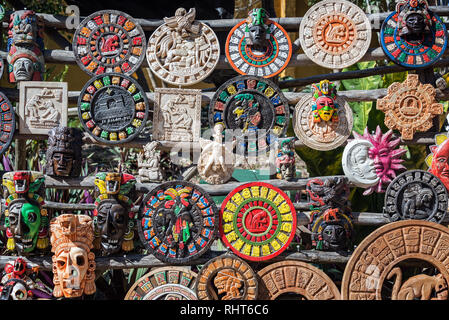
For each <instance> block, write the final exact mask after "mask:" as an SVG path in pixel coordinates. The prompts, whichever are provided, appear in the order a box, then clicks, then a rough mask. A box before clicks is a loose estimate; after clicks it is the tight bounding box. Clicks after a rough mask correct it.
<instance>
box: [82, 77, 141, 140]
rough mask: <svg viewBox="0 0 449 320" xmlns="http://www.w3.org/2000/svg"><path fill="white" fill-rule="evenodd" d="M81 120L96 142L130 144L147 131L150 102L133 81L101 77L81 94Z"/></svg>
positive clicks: (88, 83)
mask: <svg viewBox="0 0 449 320" xmlns="http://www.w3.org/2000/svg"><path fill="white" fill-rule="evenodd" d="M78 117H79V119H80V122H81V124H82V125H83V127H84V129H85V130H86V131H87V132H88V133H89V134H90V135H91V136H92V137H93V138H94V139H95V140H97V141H99V142H104V143H108V144H116V143H123V142H127V141H130V140H132V139H134V138H135V137H136V136H137V135H138V134H139V133H140V131H142V129H143V128H144V127H145V123H146V121H147V118H148V99H147V96H146V94H145V92H144V91H143V89H142V87H141V86H140V85H139V83H138V82H137V81H136V80H134V79H133V78H131V77H128V76H125V75H123V74H119V73H108V74H105V75H98V76H96V77H94V78H92V79H90V80H89V81H88V82H87V83H86V84H85V86H84V88H83V89H82V90H81V94H80V96H79V98H78Z"/></svg>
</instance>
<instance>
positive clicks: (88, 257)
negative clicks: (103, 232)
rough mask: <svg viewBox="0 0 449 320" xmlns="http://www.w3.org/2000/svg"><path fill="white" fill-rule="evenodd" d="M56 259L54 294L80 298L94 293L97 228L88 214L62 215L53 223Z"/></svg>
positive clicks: (51, 239)
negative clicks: (95, 230) (95, 231)
mask: <svg viewBox="0 0 449 320" xmlns="http://www.w3.org/2000/svg"><path fill="white" fill-rule="evenodd" d="M50 230H51V238H50V241H51V246H52V248H51V251H52V252H53V253H54V255H53V257H52V261H53V283H54V285H55V287H54V289H53V295H54V296H55V297H57V298H59V297H62V296H64V297H65V298H77V297H81V296H82V295H83V294H87V295H90V294H93V293H95V291H96V287H95V267H96V264H95V254H94V253H93V252H91V249H92V246H93V245H92V241H93V240H94V231H93V227H92V218H91V217H89V216H87V215H81V214H80V215H75V214H62V215H60V216H58V217H56V218H53V219H52V220H51V222H50Z"/></svg>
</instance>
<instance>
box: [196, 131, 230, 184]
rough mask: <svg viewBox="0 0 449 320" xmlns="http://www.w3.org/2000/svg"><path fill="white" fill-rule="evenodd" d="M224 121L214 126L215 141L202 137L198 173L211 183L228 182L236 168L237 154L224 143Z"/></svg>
mask: <svg viewBox="0 0 449 320" xmlns="http://www.w3.org/2000/svg"><path fill="white" fill-rule="evenodd" d="M223 130H224V126H223V124H222V123H217V124H216V125H215V126H214V128H213V131H214V132H213V133H212V135H213V139H214V140H213V141H210V140H206V139H201V140H200V144H201V148H202V150H201V154H200V157H199V159H198V164H197V168H198V174H199V175H200V177H201V178H202V179H203V180H204V181H206V182H207V183H210V184H222V183H226V182H227V181H228V180H229V179H231V177H232V173H233V172H234V168H235V156H234V154H233V153H232V152H231V151H230V148H228V147H227V146H226V144H223Z"/></svg>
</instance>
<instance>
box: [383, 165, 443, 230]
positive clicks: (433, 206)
mask: <svg viewBox="0 0 449 320" xmlns="http://www.w3.org/2000/svg"><path fill="white" fill-rule="evenodd" d="M384 201H385V204H384V212H385V213H386V214H387V215H388V216H389V217H390V219H391V220H392V221H397V220H407V219H417V220H428V221H433V222H437V223H441V222H442V220H443V219H444V217H445V216H446V213H447V209H448V196H447V190H446V187H445V186H444V184H443V183H442V182H441V180H440V179H438V178H437V177H436V176H434V175H433V174H431V173H430V172H427V171H423V170H410V171H406V172H404V173H402V174H400V175H399V176H397V177H396V178H395V179H394V180H393V181H392V182H391V183H390V184H389V186H388V188H387V191H386V192H385V200H384Z"/></svg>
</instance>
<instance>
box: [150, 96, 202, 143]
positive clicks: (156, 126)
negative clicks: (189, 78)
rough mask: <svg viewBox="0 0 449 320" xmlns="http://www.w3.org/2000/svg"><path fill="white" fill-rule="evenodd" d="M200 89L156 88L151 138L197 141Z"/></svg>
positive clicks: (199, 119) (199, 126)
mask: <svg viewBox="0 0 449 320" xmlns="http://www.w3.org/2000/svg"><path fill="white" fill-rule="evenodd" d="M200 133H201V90H200V89H178V88H157V89H156V90H155V103H154V112H153V140H160V141H174V142H178V141H179V142H181V141H199V138H200Z"/></svg>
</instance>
